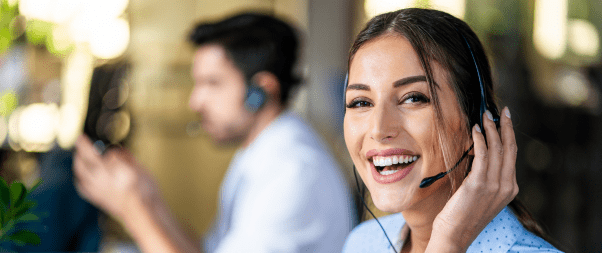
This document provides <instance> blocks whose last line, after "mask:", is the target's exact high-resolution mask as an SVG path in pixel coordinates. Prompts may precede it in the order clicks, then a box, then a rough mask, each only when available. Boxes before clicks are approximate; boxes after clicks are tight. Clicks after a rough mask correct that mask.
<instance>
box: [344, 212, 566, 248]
mask: <svg viewBox="0 0 602 253" xmlns="http://www.w3.org/2000/svg"><path fill="white" fill-rule="evenodd" d="M378 220H379V221H380V223H381V224H382V225H383V227H384V229H385V231H387V235H389V238H391V241H392V242H393V245H394V246H395V248H396V250H397V252H399V251H400V250H401V247H402V245H403V241H402V240H403V239H402V238H404V239H405V236H402V233H404V232H405V233H407V230H408V229H407V227H404V225H405V220H404V218H403V216H402V215H401V213H397V214H392V215H388V216H385V217H382V218H379V219H378ZM404 230H406V231H404ZM343 252H344V253H360V252H361V253H363V252H394V251H393V249H391V245H390V244H389V242H388V241H387V238H386V237H385V235H384V234H383V231H382V229H381V228H380V226H379V225H378V223H376V221H375V220H370V221H366V222H363V223H362V224H360V225H359V226H357V227H356V228H355V229H353V231H352V232H351V234H349V236H348V237H347V241H346V242H345V247H344V248H343ZM466 252H467V253H482V252H486V253H489V252H509V253H515V252H516V253H518V252H561V251H559V250H557V249H556V248H554V246H552V245H551V244H549V243H548V242H546V241H545V240H543V239H542V238H540V237H538V236H536V235H534V234H533V233H531V232H529V231H528V230H526V229H525V228H524V227H523V225H522V224H521V223H520V221H518V219H517V218H516V216H515V215H514V213H512V211H511V210H510V209H509V208H508V207H506V208H504V209H503V210H502V211H501V212H500V213H499V214H498V215H497V216H496V217H495V218H494V219H493V220H492V221H491V222H490V223H489V224H488V225H487V227H485V229H483V231H481V233H480V234H479V236H478V237H477V238H476V239H475V240H474V241H473V242H472V244H471V245H470V247H468V250H467V251H466Z"/></svg>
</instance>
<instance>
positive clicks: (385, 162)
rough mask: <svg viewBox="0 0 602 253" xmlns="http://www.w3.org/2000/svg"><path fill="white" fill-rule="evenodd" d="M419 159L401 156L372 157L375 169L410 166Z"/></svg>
mask: <svg viewBox="0 0 602 253" xmlns="http://www.w3.org/2000/svg"><path fill="white" fill-rule="evenodd" d="M416 159H418V156H409V155H400V156H387V157H384V156H375V157H372V163H374V166H375V167H386V166H391V165H393V164H409V163H412V162H414V161H416Z"/></svg>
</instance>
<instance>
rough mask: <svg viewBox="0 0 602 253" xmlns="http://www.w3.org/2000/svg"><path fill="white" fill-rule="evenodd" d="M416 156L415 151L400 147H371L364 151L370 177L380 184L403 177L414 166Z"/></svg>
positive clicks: (393, 181) (417, 156)
mask: <svg viewBox="0 0 602 253" xmlns="http://www.w3.org/2000/svg"><path fill="white" fill-rule="evenodd" d="M418 158H419V155H417V154H416V153H414V152H411V151H409V150H406V149H400V148H391V149H386V150H381V151H378V150H376V149H372V150H370V151H368V152H367V153H366V159H367V160H368V162H369V163H370V166H369V167H370V168H371V172H372V177H373V178H374V180H375V181H376V182H377V183H380V184H390V183H395V182H397V181H399V180H401V179H403V178H404V177H405V176H407V175H408V173H410V171H411V170H412V168H414V164H415V162H416V160H417V159H418Z"/></svg>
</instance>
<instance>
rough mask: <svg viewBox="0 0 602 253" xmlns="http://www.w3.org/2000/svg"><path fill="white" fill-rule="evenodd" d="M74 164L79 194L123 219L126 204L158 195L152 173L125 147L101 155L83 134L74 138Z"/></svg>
mask: <svg viewBox="0 0 602 253" xmlns="http://www.w3.org/2000/svg"><path fill="white" fill-rule="evenodd" d="M76 149H77V151H76V153H75V158H74V162H73V168H74V172H75V176H76V180H75V186H76V189H77V190H78V192H79V194H80V195H81V196H82V197H83V198H85V199H87V200H88V201H89V202H90V203H92V204H94V205H95V206H97V207H98V208H100V209H102V210H104V211H105V212H106V213H108V214H109V215H111V216H113V217H114V218H117V219H118V220H120V221H122V220H123V219H124V214H125V213H126V212H128V211H133V210H128V209H129V204H130V203H133V202H134V201H137V202H139V203H148V202H149V201H150V200H152V199H154V198H156V197H158V192H157V186H156V184H155V182H154V181H153V180H152V177H151V176H150V175H149V174H148V173H146V171H145V170H144V169H143V168H141V167H140V166H139V165H138V164H137V163H136V161H135V159H134V157H133V156H132V155H131V154H130V153H129V152H128V151H127V150H126V149H124V148H113V149H109V150H108V151H107V152H106V154H105V155H101V154H100V153H99V152H98V151H97V150H96V148H95V147H94V146H93V145H92V143H91V142H90V139H88V137H86V136H83V135H82V136H80V137H79V138H78V139H77V142H76Z"/></svg>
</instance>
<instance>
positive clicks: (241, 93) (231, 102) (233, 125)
mask: <svg viewBox="0 0 602 253" xmlns="http://www.w3.org/2000/svg"><path fill="white" fill-rule="evenodd" d="M192 76H193V78H194V83H195V84H194V88H193V90H192V93H191V95H190V100H189V103H188V105H189V107H190V108H191V109H192V110H193V111H195V112H197V113H198V114H199V115H200V116H201V125H202V127H203V129H204V130H205V131H207V132H208V133H209V135H210V137H211V139H212V140H213V141H214V142H216V143H218V144H238V143H240V142H241V141H243V140H244V139H245V138H246V136H247V135H248V132H249V130H250V127H251V125H252V124H253V122H254V118H253V114H252V113H251V112H249V111H247V110H246V109H245V106H244V98H245V94H246V84H245V78H244V75H243V73H242V72H241V71H240V70H239V69H238V68H237V67H236V66H235V65H234V62H232V61H231V60H230V59H229V58H228V57H227V53H226V51H225V50H224V49H223V47H221V46H219V45H215V44H208V45H204V46H201V47H200V48H198V49H197V50H196V53H195V55H194V63H193V66H192Z"/></svg>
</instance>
